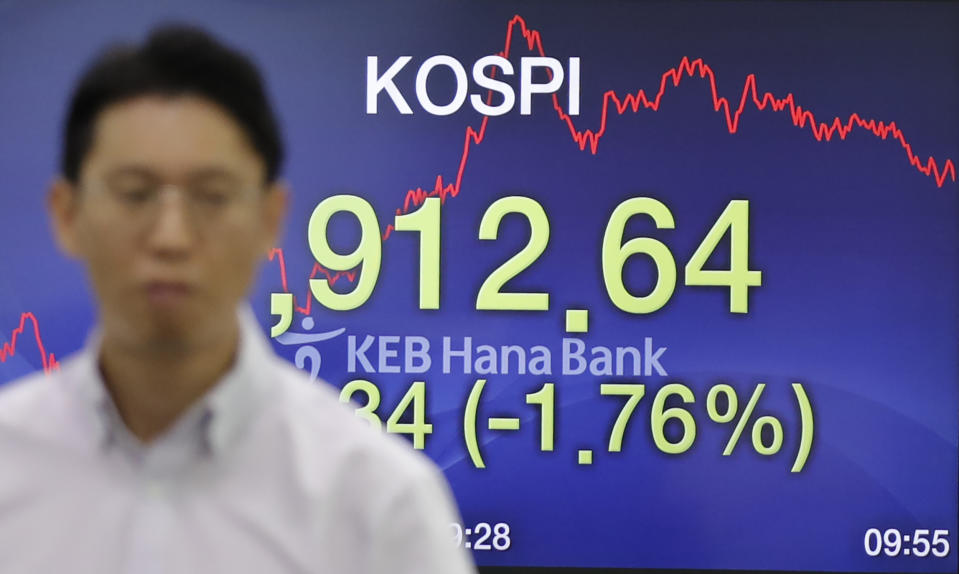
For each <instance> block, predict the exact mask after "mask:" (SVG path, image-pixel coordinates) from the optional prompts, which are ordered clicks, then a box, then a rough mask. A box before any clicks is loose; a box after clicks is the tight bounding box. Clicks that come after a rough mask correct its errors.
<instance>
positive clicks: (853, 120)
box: [270, 14, 956, 315]
mask: <svg viewBox="0 0 959 574" xmlns="http://www.w3.org/2000/svg"><path fill="white" fill-rule="evenodd" d="M517 26H518V27H519V31H520V34H521V35H522V37H523V38H524V39H525V40H526V45H527V47H528V48H529V50H530V51H531V52H536V53H538V54H539V55H540V56H544V57H545V56H546V50H545V49H544V48H543V39H542V35H541V34H540V32H539V31H538V30H534V29H532V28H530V27H529V25H528V24H527V23H526V20H525V19H524V18H523V17H522V16H520V15H518V14H517V15H515V16H513V17H512V18H511V19H510V21H509V23H508V24H507V26H506V41H505V44H504V46H503V50H502V51H500V52H498V55H499V56H502V57H503V58H509V57H510V54H511V53H512V47H513V36H514V33H515V30H516V29H517ZM696 75H698V76H699V77H700V78H701V79H707V78H708V83H709V88H710V92H711V96H712V102H713V110H714V111H716V112H719V111H720V110H722V111H723V113H724V116H725V120H726V128H727V130H728V131H729V133H730V134H735V133H736V132H737V131H738V130H739V120H740V118H741V117H742V114H743V112H744V111H745V110H746V107H747V105H748V104H749V103H750V102H752V103H753V105H754V106H755V107H756V109H758V110H760V111H764V110H766V109H767V108H768V109H772V111H775V112H782V111H784V110H788V114H789V117H790V119H791V120H792V123H793V125H794V126H795V127H798V128H805V127H808V128H809V130H810V131H811V132H812V135H813V137H814V138H815V139H816V141H820V142H821V141H824V140H825V141H830V140H831V139H833V137H835V136H836V135H838V136H839V139H841V140H845V139H846V136H847V135H849V133H850V132H851V131H852V130H853V129H854V128H857V127H858V128H861V129H863V130H866V131H868V132H870V133H872V134H873V135H875V136H876V137H878V138H880V139H882V140H886V139H888V138H889V136H890V135H891V136H892V137H893V139H895V140H897V141H898V142H899V143H900V145H901V146H902V148H903V150H905V152H906V157H907V159H908V160H909V164H910V165H912V166H913V167H915V168H916V169H917V170H918V171H919V172H920V173H922V174H923V175H925V176H927V177H931V178H932V179H933V180H934V181H935V182H936V185H937V186H938V187H940V188H941V187H942V186H943V185H944V184H945V181H946V179H951V180H952V181H956V166H955V163H954V162H953V161H952V160H951V159H946V161H945V162H944V163H943V164H942V167H941V168H940V166H939V163H938V162H937V161H936V160H935V158H933V157H932V156H930V157H929V159H928V160H927V161H926V163H925V164H923V163H922V160H920V159H919V156H918V155H917V154H916V153H915V152H913V151H912V145H911V144H909V143H908V141H907V140H906V137H905V136H904V135H903V133H902V130H900V129H899V127H898V126H896V123H895V122H889V123H885V122H882V121H877V120H875V119H864V118H862V117H861V116H860V115H859V114H857V113H853V114H850V115H849V117H848V118H847V119H846V120H845V121H843V120H842V119H841V118H839V117H838V116H837V117H835V118H833V119H832V120H831V121H829V122H819V121H818V120H817V119H816V117H815V115H813V113H812V112H810V111H809V110H806V109H803V108H802V106H800V105H798V104H797V103H796V101H795V98H794V96H793V94H791V93H790V94H788V95H787V96H786V97H784V98H777V97H776V96H775V95H773V94H772V93H770V92H765V93H763V94H762V96H760V92H759V88H758V86H757V81H756V75H755V74H749V75H747V76H746V80H745V82H744V83H743V90H742V94H741V96H740V98H739V105H738V107H737V108H736V109H735V110H733V108H732V106H731V105H730V103H729V100H728V99H727V98H724V97H721V96H720V95H719V90H718V88H717V87H716V74H715V72H713V69H712V68H710V67H709V66H708V65H707V64H706V63H704V62H703V60H702V59H701V58H699V59H695V60H690V59H689V58H687V57H683V58H682V59H681V60H680V62H679V64H678V65H677V66H676V67H675V68H670V69H669V70H666V72H664V73H663V75H662V77H661V78H660V82H659V90H658V91H657V92H656V95H655V96H654V97H653V98H652V99H650V98H649V97H648V96H647V95H646V91H645V90H642V89H640V90H639V91H637V92H635V93H628V94H626V95H624V96H620V95H619V94H617V93H616V92H615V91H614V90H607V91H606V92H605V93H604V94H603V106H602V112H601V113H600V121H599V129H597V130H596V131H593V130H590V129H584V130H580V129H578V128H577V127H576V124H575V123H574V122H573V118H572V117H571V116H570V115H569V114H567V113H566V110H565V109H564V108H563V106H562V104H560V102H559V96H558V95H557V94H555V93H554V94H553V95H552V99H553V110H554V111H555V112H556V115H557V117H558V118H559V119H560V120H561V121H563V122H564V123H565V124H566V125H567V127H568V129H569V133H570V137H571V138H572V139H573V141H574V142H575V143H576V144H577V146H579V149H580V151H586V150H587V148H588V149H589V153H591V154H592V155H596V153H597V152H598V149H599V142H600V140H601V139H602V138H603V136H604V135H605V134H606V128H607V125H608V120H609V116H610V104H611V103H612V105H613V110H614V111H615V112H616V114H617V115H624V114H626V112H627V111H630V110H631V111H632V112H633V113H638V112H639V111H640V110H641V109H648V110H651V111H658V110H659V106H660V103H661V102H662V99H663V96H664V95H665V94H666V92H667V89H668V87H669V85H670V84H672V85H673V87H677V86H679V84H680V83H681V82H682V80H684V79H686V78H692V77H694V76H696ZM491 97H492V91H490V92H489V93H488V94H487V103H489V98H491ZM489 119H490V116H483V119H482V120H481V121H480V124H479V127H478V128H474V127H473V126H466V132H465V134H464V137H463V153H462V155H461V156H460V161H459V166H458V167H457V170H456V177H455V178H454V179H453V181H452V182H451V183H446V182H445V181H444V179H443V176H442V174H440V175H437V176H436V180H435V182H434V184H433V187H432V188H431V189H424V188H422V187H417V188H416V189H410V190H407V192H406V196H405V197H404V199H403V206H402V207H400V208H397V209H396V214H397V215H403V214H405V213H409V211H410V209H412V208H413V207H416V206H419V205H420V204H422V203H423V202H424V201H426V199H427V198H429V197H439V198H440V201H441V202H442V203H446V199H447V198H449V197H456V196H457V195H459V193H460V190H461V189H462V183H463V174H464V173H465V172H466V165H467V163H468V161H469V157H470V151H471V150H472V148H473V146H474V145H480V144H482V143H483V140H484V139H485V138H486V128H487V126H488V125H489ZM392 233H393V225H392V224H389V225H387V226H386V228H385V229H384V231H383V235H382V237H383V240H384V241H385V240H387V239H389V237H390V235H391V234H392ZM274 259H276V260H277V261H278V263H279V267H280V278H281V282H282V285H283V291H285V292H287V293H289V292H290V290H289V286H288V281H287V274H286V260H285V258H284V255H283V250H282V248H279V247H277V248H274V249H273V250H272V251H271V252H270V261H273V260H274ZM356 273H357V271H356V270H355V269H353V270H349V271H330V270H328V269H326V268H325V267H323V266H322V265H320V264H319V263H314V264H313V269H312V271H311V272H310V279H314V278H315V277H316V276H317V275H318V274H323V275H324V276H325V277H326V278H327V280H329V282H330V284H331V285H332V284H335V283H336V282H337V281H338V280H340V279H342V278H344V277H345V278H346V279H347V280H348V281H350V282H352V281H354V280H355V278H356ZM305 299H306V305H303V306H300V305H296V303H295V301H296V296H295V295H294V308H295V309H296V311H297V312H299V313H301V314H305V315H309V314H310V311H311V306H312V297H311V296H310V292H309V289H307V291H306V296H305Z"/></svg>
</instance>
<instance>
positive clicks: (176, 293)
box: [144, 281, 193, 305]
mask: <svg viewBox="0 0 959 574" xmlns="http://www.w3.org/2000/svg"><path fill="white" fill-rule="evenodd" d="M144 291H145V292H146V295H147V298H148V299H149V300H150V302H151V303H153V304H155V305H172V304H177V303H180V302H182V301H183V300H185V299H186V298H188V297H189V296H191V295H192V294H193V288H192V287H191V286H190V285H189V284H188V283H185V282H181V281H148V282H147V283H146V284H145V285H144Z"/></svg>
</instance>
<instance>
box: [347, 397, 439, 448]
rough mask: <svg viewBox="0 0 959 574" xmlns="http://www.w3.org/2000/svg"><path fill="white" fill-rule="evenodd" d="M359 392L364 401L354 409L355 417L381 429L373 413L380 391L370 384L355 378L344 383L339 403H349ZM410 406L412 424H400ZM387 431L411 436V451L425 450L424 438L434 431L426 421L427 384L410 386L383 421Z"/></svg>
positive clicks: (381, 423) (377, 416)
mask: <svg viewBox="0 0 959 574" xmlns="http://www.w3.org/2000/svg"><path fill="white" fill-rule="evenodd" d="M358 392H361V393H363V394H364V395H366V401H365V403H363V404H362V405H361V406H359V407H357V408H356V411H355V414H356V416H358V417H360V418H361V419H364V420H366V421H369V423H370V425H371V426H373V427H374V428H376V429H382V428H383V421H382V420H381V419H380V417H379V415H377V414H376V409H377V408H378V407H379V406H380V390H379V389H378V388H377V387H376V385H374V384H373V383H371V382H370V381H366V380H363V379H356V380H354V381H350V382H348V383H346V385H344V386H343V390H341V391H340V402H341V403H348V402H350V400H351V399H352V398H353V395H354V394H356V393H358ZM410 407H412V408H413V415H412V418H413V421H412V422H408V423H404V422H400V419H402V418H403V416H404V415H405V414H406V412H407V410H408V409H409V408H410ZM386 432H388V433H393V434H408V435H410V436H412V437H413V448H416V449H419V450H422V449H423V448H424V447H426V435H428V434H432V432H433V425H432V424H430V423H428V422H426V383H424V382H423V381H416V382H415V383H413V384H412V385H410V388H409V390H407V391H406V394H405V395H403V398H402V399H400V402H399V403H398V404H397V405H396V408H395V409H393V412H392V413H391V414H390V417H389V418H388V419H387V420H386Z"/></svg>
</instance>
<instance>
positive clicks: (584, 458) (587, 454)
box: [577, 449, 593, 465]
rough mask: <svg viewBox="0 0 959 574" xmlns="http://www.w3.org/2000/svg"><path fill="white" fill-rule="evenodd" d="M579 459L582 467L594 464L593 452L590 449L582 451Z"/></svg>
mask: <svg viewBox="0 0 959 574" xmlns="http://www.w3.org/2000/svg"><path fill="white" fill-rule="evenodd" d="M577 459H578V462H579V464H582V465H588V464H593V451H592V450H590V449H584V450H580V451H579V452H578V453H577Z"/></svg>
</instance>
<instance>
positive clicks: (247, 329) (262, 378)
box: [76, 304, 275, 454]
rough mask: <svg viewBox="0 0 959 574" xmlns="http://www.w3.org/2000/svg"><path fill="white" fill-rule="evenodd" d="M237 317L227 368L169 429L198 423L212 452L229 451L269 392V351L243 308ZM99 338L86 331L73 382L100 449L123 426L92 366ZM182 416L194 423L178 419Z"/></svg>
mask: <svg viewBox="0 0 959 574" xmlns="http://www.w3.org/2000/svg"><path fill="white" fill-rule="evenodd" d="M237 319H238V323H239V332H240V335H239V343H238V349H237V354H236V359H235V360H234V362H233V366H232V367H230V370H229V371H227V372H226V373H225V374H224V375H223V377H222V378H221V379H220V380H219V381H218V382H217V383H216V384H215V385H214V386H213V387H212V388H211V389H210V390H209V391H208V392H207V393H206V394H204V395H203V396H202V397H200V399H198V400H197V402H196V403H194V404H193V405H191V406H190V407H188V408H187V410H186V411H185V412H184V413H183V414H182V415H181V418H180V419H178V420H177V421H176V422H174V424H173V426H172V427H171V429H170V430H173V429H176V427H177V426H178V425H179V424H180V423H181V422H188V424H196V425H198V426H199V428H200V433H201V435H200V436H201V437H202V439H203V440H204V441H205V442H206V444H207V446H208V447H209V450H210V451H211V452H212V453H213V454H217V453H220V452H222V451H223V450H224V449H227V448H229V446H230V445H231V444H232V443H233V442H234V441H235V440H236V439H237V438H238V437H239V436H240V434H241V433H242V432H243V430H244V429H245V428H246V426H247V425H249V424H250V423H251V422H252V420H253V416H252V415H253V414H254V411H255V409H256V408H257V407H258V406H259V405H261V404H262V403H263V402H264V398H265V393H266V391H267V390H268V389H269V382H268V379H267V371H268V367H269V364H270V362H271V361H273V360H275V355H274V354H273V352H272V348H271V347H270V344H269V342H268V341H267V340H266V337H265V336H264V334H263V332H262V330H261V327H260V325H259V323H258V322H257V320H256V317H255V316H254V315H253V311H252V309H250V307H249V305H248V304H243V305H242V306H240V307H239V308H238V309H237ZM102 339H103V337H102V332H101V330H100V329H99V328H95V329H94V330H93V331H91V333H90V335H89V336H88V337H87V341H86V344H85V345H84V348H83V350H82V351H81V352H80V355H79V357H78V361H77V363H78V364H77V377H76V378H77V382H78V390H79V392H80V395H81V398H82V400H83V402H84V404H86V405H87V406H88V407H89V408H90V409H91V410H92V411H93V412H94V414H95V416H94V417H93V418H94V420H95V424H96V427H97V428H96V443H97V444H98V445H100V446H103V447H105V446H107V445H109V444H111V443H112V442H113V440H114V439H115V438H116V434H115V432H116V431H117V429H118V428H119V426H118V425H122V424H123V423H122V420H121V419H120V417H119V414H118V413H117V410H116V406H115V404H114V403H113V400H112V398H111V397H110V394H109V393H108V392H107V389H106V384H105V383H104V381H103V376H102V374H101V372H100V368H99V365H98V357H99V354H100V346H101V344H102ZM201 405H202V406H201ZM196 411H201V412H199V413H197V412H196ZM184 417H187V418H189V419H194V420H192V421H184V420H183V418H184ZM122 430H124V431H125V430H126V429H125V428H124V429H122ZM177 430H181V429H177Z"/></svg>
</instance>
